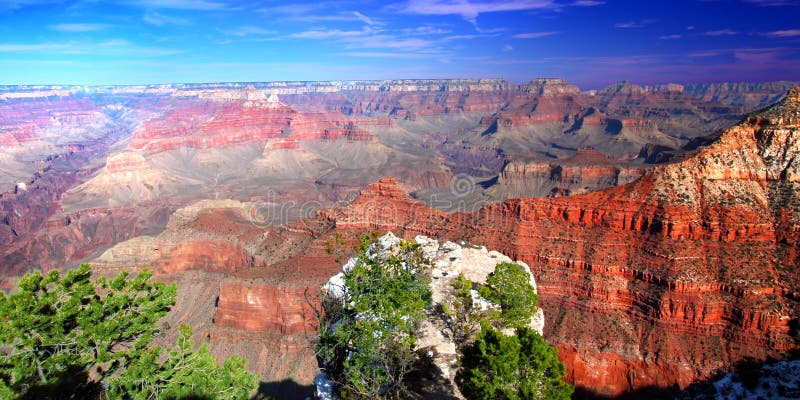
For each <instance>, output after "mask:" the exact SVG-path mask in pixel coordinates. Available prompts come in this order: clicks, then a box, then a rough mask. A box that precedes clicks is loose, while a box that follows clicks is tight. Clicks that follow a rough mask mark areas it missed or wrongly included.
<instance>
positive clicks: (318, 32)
mask: <svg viewBox="0 0 800 400" xmlns="http://www.w3.org/2000/svg"><path fill="white" fill-rule="evenodd" d="M370 32H372V31H371V30H370V29H362V30H357V31H342V30H339V29H311V30H307V31H302V32H296V33H292V34H290V35H289V36H288V37H290V38H292V39H332V38H333V39H335V38H343V37H350V36H363V35H364V34H368V33H370Z"/></svg>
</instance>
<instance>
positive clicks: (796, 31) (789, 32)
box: [766, 29, 800, 38]
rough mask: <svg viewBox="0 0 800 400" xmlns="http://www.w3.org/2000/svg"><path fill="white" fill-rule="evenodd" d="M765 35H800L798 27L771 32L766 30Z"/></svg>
mask: <svg viewBox="0 0 800 400" xmlns="http://www.w3.org/2000/svg"><path fill="white" fill-rule="evenodd" d="M766 35H767V36H772V37H780V38H783V37H796V36H800V29H786V30H781V31H772V32H767V33H766Z"/></svg>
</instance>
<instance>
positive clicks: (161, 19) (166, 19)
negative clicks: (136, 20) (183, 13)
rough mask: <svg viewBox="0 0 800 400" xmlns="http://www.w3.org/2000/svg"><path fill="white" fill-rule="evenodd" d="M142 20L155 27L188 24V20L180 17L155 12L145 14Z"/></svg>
mask: <svg viewBox="0 0 800 400" xmlns="http://www.w3.org/2000/svg"><path fill="white" fill-rule="evenodd" d="M142 20H143V21H144V22H146V23H148V24H150V25H155V26H164V25H188V24H189V20H188V19H185V18H180V17H171V16H168V15H163V14H159V13H156V12H149V13H145V14H144V16H143V17H142Z"/></svg>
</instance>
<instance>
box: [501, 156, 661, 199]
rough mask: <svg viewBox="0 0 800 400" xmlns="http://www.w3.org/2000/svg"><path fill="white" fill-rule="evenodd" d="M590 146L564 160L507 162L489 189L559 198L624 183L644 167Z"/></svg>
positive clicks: (509, 195)
mask: <svg viewBox="0 0 800 400" xmlns="http://www.w3.org/2000/svg"><path fill="white" fill-rule="evenodd" d="M618 164H619V163H615V162H614V161H612V160H611V159H609V158H608V157H606V156H605V155H604V154H602V153H600V152H598V151H596V150H593V149H581V150H580V151H578V152H577V153H576V154H575V155H574V156H572V157H570V158H568V159H565V160H551V161H549V162H547V161H541V162H519V161H512V162H510V163H508V164H507V165H506V166H505V167H504V168H503V171H502V172H501V173H500V175H499V176H498V177H497V181H496V182H495V183H494V184H493V185H492V186H491V187H490V188H489V189H488V192H490V193H492V195H493V196H495V197H497V198H515V197H558V196H571V195H578V194H584V193H588V192H594V191H598V190H601V189H606V188H609V187H613V186H618V185H624V184H626V183H630V182H633V181H634V180H636V179H638V178H639V177H641V176H642V175H643V174H644V172H645V168H643V167H641V166H638V167H637V166H625V165H618Z"/></svg>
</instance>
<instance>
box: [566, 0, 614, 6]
mask: <svg viewBox="0 0 800 400" xmlns="http://www.w3.org/2000/svg"><path fill="white" fill-rule="evenodd" d="M604 4H606V2H605V1H597V0H577V1H573V2H572V4H570V5H571V6H576V7H594V6H602V5H604Z"/></svg>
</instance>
